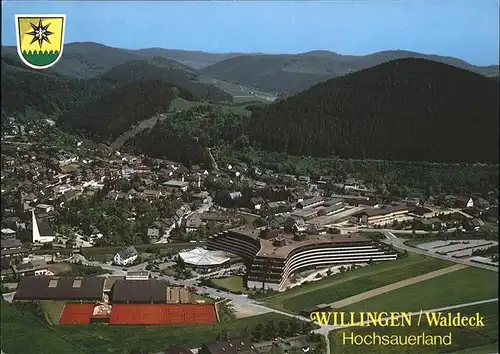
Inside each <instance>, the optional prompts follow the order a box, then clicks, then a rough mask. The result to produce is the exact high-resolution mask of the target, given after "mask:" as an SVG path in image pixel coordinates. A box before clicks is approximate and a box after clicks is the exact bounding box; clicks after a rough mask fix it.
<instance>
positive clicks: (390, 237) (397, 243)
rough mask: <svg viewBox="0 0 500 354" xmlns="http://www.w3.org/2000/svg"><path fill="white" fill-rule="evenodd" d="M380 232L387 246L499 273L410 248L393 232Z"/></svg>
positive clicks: (492, 268)
mask: <svg viewBox="0 0 500 354" xmlns="http://www.w3.org/2000/svg"><path fill="white" fill-rule="evenodd" d="M378 231H382V233H383V234H384V235H385V237H386V239H385V240H382V242H384V243H386V244H389V245H392V246H394V247H396V248H399V249H402V250H406V251H408V252H413V253H419V254H423V255H426V256H428V257H434V258H437V259H442V260H444V261H450V262H454V263H458V264H463V265H466V266H469V267H476V268H481V269H486V270H491V271H493V272H497V273H498V267H494V266H489V265H486V264H481V263H476V262H472V261H469V260H466V259H461V258H454V257H448V256H444V255H441V254H437V253H434V252H428V251H424V250H421V249H419V248H416V247H410V246H407V245H405V244H404V243H403V241H402V240H401V239H399V238H397V237H396V236H395V235H394V234H393V233H392V232H391V231H389V230H378ZM398 232H399V231H398Z"/></svg>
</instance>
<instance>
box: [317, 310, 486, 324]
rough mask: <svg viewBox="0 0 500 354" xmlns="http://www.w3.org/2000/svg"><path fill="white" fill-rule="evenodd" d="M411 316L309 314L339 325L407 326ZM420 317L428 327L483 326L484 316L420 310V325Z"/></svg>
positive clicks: (380, 313)
mask: <svg viewBox="0 0 500 354" xmlns="http://www.w3.org/2000/svg"><path fill="white" fill-rule="evenodd" d="M423 315H425V316H423ZM413 317H414V316H413V315H412V313H411V312H313V313H311V315H310V318H311V320H312V321H314V322H317V323H318V324H319V325H320V326H323V325H332V326H339V327H369V326H380V327H407V326H408V327H409V326H411V325H412V318H413ZM422 319H424V320H425V321H426V322H427V325H429V326H430V327H484V318H483V317H482V316H480V315H479V313H476V314H475V315H473V316H463V315H462V314H460V312H458V313H455V314H452V313H449V312H448V313H441V312H423V311H421V312H420V316H418V318H417V323H416V324H417V325H420V323H421V320H422Z"/></svg>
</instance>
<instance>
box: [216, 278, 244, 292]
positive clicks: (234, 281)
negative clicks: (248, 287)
mask: <svg viewBox="0 0 500 354" xmlns="http://www.w3.org/2000/svg"><path fill="white" fill-rule="evenodd" d="M210 282H211V283H213V284H214V285H216V286H217V287H219V288H224V289H226V290H228V291H231V292H234V291H245V288H244V287H243V277H241V276H238V275H235V276H232V277H227V278H219V279H211V280H210Z"/></svg>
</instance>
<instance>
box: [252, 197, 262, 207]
mask: <svg viewBox="0 0 500 354" xmlns="http://www.w3.org/2000/svg"><path fill="white" fill-rule="evenodd" d="M263 204H264V199H262V198H261V197H254V198H250V207H251V208H252V209H255V210H260V209H261V208H262V205H263Z"/></svg>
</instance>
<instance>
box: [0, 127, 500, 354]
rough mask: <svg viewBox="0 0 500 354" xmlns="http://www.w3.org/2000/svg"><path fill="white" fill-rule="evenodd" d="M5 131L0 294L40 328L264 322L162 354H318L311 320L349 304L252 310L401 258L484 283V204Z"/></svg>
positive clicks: (322, 343) (25, 130)
mask: <svg viewBox="0 0 500 354" xmlns="http://www.w3.org/2000/svg"><path fill="white" fill-rule="evenodd" d="M9 122H10V125H9V127H7V134H5V135H4V136H3V138H2V231H1V232H2V250H1V258H2V271H1V279H2V293H3V296H4V299H5V300H7V301H10V302H14V303H19V302H20V303H23V302H26V301H28V302H30V303H31V302H36V303H42V304H43V305H41V306H42V311H45V312H47V313H50V315H49V316H50V318H51V321H52V323H56V324H59V325H67V324H88V325H90V324H91V323H105V324H109V325H123V324H142V325H157V324H164V325H196V324H214V323H218V322H219V323H223V322H228V321H229V322H231V321H236V320H238V319H244V318H252V317H253V316H257V317H258V316H262V315H263V314H266V313H271V314H276V315H279V316H282V318H281V317H280V321H285V322H283V323H284V324H283V326H280V327H279V329H277V330H272V331H271V330H263V329H262V327H254V328H253V329H248V328H247V329H246V330H244V331H243V330H242V331H241V332H240V333H238V336H236V337H233V336H231V337H228V334H227V330H223V329H222V330H221V331H220V333H219V336H218V337H217V340H216V341H213V340H212V341H208V342H205V343H204V344H203V345H202V346H201V347H196V348H193V347H190V346H187V347H182V346H176V347H172V348H169V349H168V350H166V351H165V353H174V352H175V353H190V352H199V353H223V352H224V353H233V352H234V353H236V352H241V351H243V352H247V351H251V352H261V353H264V352H269V351H270V350H284V351H285V352H290V351H296V350H299V351H303V352H306V351H309V350H310V349H311V350H313V351H314V352H318V353H319V352H329V350H330V349H329V345H330V344H329V339H328V336H329V332H328V331H325V329H324V328H321V329H314V328H315V327H314V326H315V324H314V323H313V322H311V321H310V319H309V317H310V314H311V313H312V312H314V311H317V310H318V309H321V310H328V309H333V308H343V307H344V306H346V305H347V304H354V303H356V300H355V299H354V300H353V299H352V297H355V296H358V295H359V294H358V293H357V292H356V293H352V294H349V295H350V296H345V297H342V298H339V299H337V300H336V301H333V302H330V303H322V302H319V300H318V301H317V302H316V303H314V300H312V301H313V302H311V301H310V300H309V301H305V302H304V303H303V304H301V306H296V305H294V306H293V307H292V308H287V307H286V306H285V308H282V307H281V306H276V304H273V302H272V300H271V301H270V302H267V301H266V298H267V297H270V299H272V297H273V296H277V298H279V296H280V295H279V294H284V296H285V297H286V296H287V295H286V294H288V293H289V292H290V291H294V288H296V289H299V288H303V289H307V286H309V285H308V284H314V283H316V282H319V283H320V282H321V281H325V279H328V278H332V279H335V277H336V276H339V274H343V273H350V272H353V274H356V273H355V272H356V270H357V269H362V268H365V267H373V266H372V264H375V263H376V264H383V263H385V262H395V263H397V262H404V259H405V258H408V257H409V253H411V254H417V255H426V256H428V257H430V259H435V260H436V261H438V260H439V261H441V262H443V263H442V266H438V267H436V269H440V268H441V269H440V270H443V269H444V270H446V269H448V268H453V267H455V268H456V269H461V268H464V267H471V268H478V269H481V268H482V269H484V270H487V271H494V272H498V242H497V233H496V234H495V231H496V228H497V223H498V200H496V199H495V197H496V196H494V195H465V196H463V195H460V196H452V195H434V196H432V195H430V196H427V197H426V198H424V197H423V196H422V195H415V196H407V197H405V198H398V197H395V196H390V195H383V194H379V193H377V190H376V189H375V188H373V187H372V186H370V185H367V184H366V183H365V182H364V181H363V180H362V179H360V178H354V177H350V178H347V179H345V180H342V181H339V180H338V179H336V178H335V176H319V177H316V178H314V177H313V176H293V175H279V174H277V173H276V172H274V171H271V170H264V171H261V170H260V168H259V166H248V165H247V164H244V163H235V164H234V165H227V166H221V165H218V164H217V162H215V166H216V167H214V165H212V166H206V167H205V166H198V165H193V166H189V167H187V166H183V165H182V164H180V163H176V162H172V161H166V160H161V159H154V158H149V157H147V156H143V155H141V156H135V155H133V154H131V153H128V152H124V151H116V150H113V149H111V148H109V147H107V146H106V145H104V144H95V143H92V142H90V141H87V140H78V139H76V138H72V137H65V138H66V140H65V141H64V142H63V143H58V144H59V145H57V144H53V143H52V142H51V141H52V140H53V136H52V135H51V131H52V124H51V122H50V121H41V122H35V123H31V125H28V126H26V125H22V124H18V123H17V122H16V120H15V119H14V118H11V119H10V120H9ZM61 146H62V147H64V148H61ZM16 181H22V182H16ZM221 185H224V186H229V188H230V189H227V188H225V189H221V188H220V186H221ZM453 264H455V266H453ZM444 265H449V266H448V268H446V267H444ZM457 267H458V268H457ZM455 268H453V269H452V271H454V270H456V269H455ZM436 269H432V270H434V271H439V270H436ZM430 270H431V269H429V271H430ZM426 273H427V274H426ZM431 273H433V272H432V271H430V272H427V270H425V271H423V274H426V275H430V277H429V279H431V278H433V277H438V276H440V275H441V274H435V275H434V274H432V275H431ZM488 273H489V272H488ZM416 275H420V274H415V276H416ZM407 278H411V276H408V277H407ZM404 279H406V277H403V278H402V279H400V280H402V281H403V280H404ZM411 279H413V278H411ZM397 280H398V279H395V280H394V281H395V282H396V283H397ZM319 283H318V284H319ZM376 288H377V287H376V286H375V287H374V289H366V291H367V292H370V291H374V290H377V289H376ZM304 291H305V290H304ZM298 296H299V297H300V294H299V295H298ZM346 301H347V302H346ZM358 301H359V300H358ZM48 302H50V303H51V304H52V305H47V303H48ZM54 303H57V304H58V305H56V306H54ZM173 305H175V306H173ZM289 310H292V311H289ZM270 321H271V322H270V323H271V325H270V326H272V323H273V318H271V319H270ZM266 326H267V325H264V327H266ZM266 328H267V327H266ZM276 331H277V332H276ZM327 347H328V348H327ZM273 348H274V349H273Z"/></svg>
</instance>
